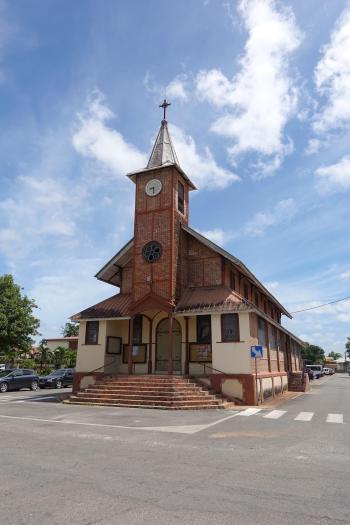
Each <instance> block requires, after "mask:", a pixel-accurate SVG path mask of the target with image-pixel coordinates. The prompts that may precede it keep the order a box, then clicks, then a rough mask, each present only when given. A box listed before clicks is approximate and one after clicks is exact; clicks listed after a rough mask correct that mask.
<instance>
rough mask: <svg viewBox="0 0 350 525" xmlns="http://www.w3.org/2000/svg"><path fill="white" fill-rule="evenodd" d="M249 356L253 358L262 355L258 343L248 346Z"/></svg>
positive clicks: (261, 348)
mask: <svg viewBox="0 0 350 525" xmlns="http://www.w3.org/2000/svg"><path fill="white" fill-rule="evenodd" d="M250 356H251V357H255V358H259V357H260V358H261V357H264V351H263V347H262V346H260V345H256V346H251V347H250Z"/></svg>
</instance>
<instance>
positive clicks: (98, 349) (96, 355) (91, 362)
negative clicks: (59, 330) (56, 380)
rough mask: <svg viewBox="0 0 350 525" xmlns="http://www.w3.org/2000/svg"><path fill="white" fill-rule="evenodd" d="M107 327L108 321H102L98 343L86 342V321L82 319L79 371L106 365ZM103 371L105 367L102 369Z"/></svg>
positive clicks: (79, 343) (78, 358)
mask: <svg viewBox="0 0 350 525" xmlns="http://www.w3.org/2000/svg"><path fill="white" fill-rule="evenodd" d="M106 329H107V321H100V325H99V331H98V344H97V345H86V344H85V330H86V322H85V321H81V322H80V326H79V341H78V352H77V364H76V367H75V369H76V371H77V372H92V371H93V370H95V369H96V368H99V367H101V366H104V362H105V346H106ZM101 372H103V369H101Z"/></svg>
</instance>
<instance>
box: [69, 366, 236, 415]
mask: <svg viewBox="0 0 350 525" xmlns="http://www.w3.org/2000/svg"><path fill="white" fill-rule="evenodd" d="M66 402H67V403H70V404H77V405H96V406H114V407H134V408H159V409H163V410H164V409H165V410H191V409H195V410H198V409H223V408H230V407H232V406H233V405H234V403H232V402H229V401H227V400H225V399H223V398H222V397H221V396H218V395H216V394H215V393H212V392H210V391H209V390H207V389H206V388H205V386H203V385H199V384H197V383H196V382H194V381H193V380H190V379H188V378H185V377H181V376H134V375H133V376H123V377H108V378H105V379H104V380H102V381H98V382H97V383H95V384H94V385H90V386H89V387H88V388H85V389H84V390H82V391H80V392H78V393H77V394H76V395H73V396H71V397H70V398H69V400H67V401H66Z"/></svg>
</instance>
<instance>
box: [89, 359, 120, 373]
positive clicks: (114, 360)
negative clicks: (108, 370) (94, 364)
mask: <svg viewBox="0 0 350 525" xmlns="http://www.w3.org/2000/svg"><path fill="white" fill-rule="evenodd" d="M116 360H117V356H115V357H113V359H112V361H111V362H110V363H104V364H103V365H102V366H99V367H98V368H94V370H90V372H87V374H93V373H94V372H97V370H101V368H105V366H109V365H113V363H115V362H116Z"/></svg>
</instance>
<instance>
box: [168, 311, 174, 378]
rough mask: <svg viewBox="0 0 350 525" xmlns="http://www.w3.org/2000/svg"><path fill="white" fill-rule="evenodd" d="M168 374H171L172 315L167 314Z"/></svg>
mask: <svg viewBox="0 0 350 525" xmlns="http://www.w3.org/2000/svg"><path fill="white" fill-rule="evenodd" d="M168 319H169V335H168V375H169V376H171V375H173V315H172V314H169V317H168Z"/></svg>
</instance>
